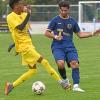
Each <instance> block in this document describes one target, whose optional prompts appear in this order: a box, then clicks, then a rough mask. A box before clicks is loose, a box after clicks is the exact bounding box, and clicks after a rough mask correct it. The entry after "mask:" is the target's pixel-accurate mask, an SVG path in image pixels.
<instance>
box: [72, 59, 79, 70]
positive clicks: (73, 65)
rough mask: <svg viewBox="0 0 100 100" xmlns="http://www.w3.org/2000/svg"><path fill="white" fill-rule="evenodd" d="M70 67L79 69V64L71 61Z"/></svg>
mask: <svg viewBox="0 0 100 100" xmlns="http://www.w3.org/2000/svg"><path fill="white" fill-rule="evenodd" d="M70 66H71V68H78V67H79V63H78V61H76V60H73V61H71V62H70Z"/></svg>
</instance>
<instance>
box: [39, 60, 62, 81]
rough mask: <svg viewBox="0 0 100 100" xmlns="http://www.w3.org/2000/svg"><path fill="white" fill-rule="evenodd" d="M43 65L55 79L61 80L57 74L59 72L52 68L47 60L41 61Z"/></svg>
mask: <svg viewBox="0 0 100 100" xmlns="http://www.w3.org/2000/svg"><path fill="white" fill-rule="evenodd" d="M41 64H42V65H43V66H44V68H45V69H46V70H47V72H48V73H50V74H51V76H52V77H53V78H55V79H56V80H57V81H59V80H61V78H60V76H59V75H58V74H57V72H56V71H55V70H54V69H53V68H52V67H51V65H50V64H49V62H48V61H47V60H46V59H43V60H42V61H41Z"/></svg>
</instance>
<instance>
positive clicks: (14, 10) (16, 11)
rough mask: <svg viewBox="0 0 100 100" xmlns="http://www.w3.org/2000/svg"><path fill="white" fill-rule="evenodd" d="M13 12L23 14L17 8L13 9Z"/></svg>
mask: <svg viewBox="0 0 100 100" xmlns="http://www.w3.org/2000/svg"><path fill="white" fill-rule="evenodd" d="M13 12H14V13H16V14H18V15H20V14H21V12H19V11H18V10H16V9H13Z"/></svg>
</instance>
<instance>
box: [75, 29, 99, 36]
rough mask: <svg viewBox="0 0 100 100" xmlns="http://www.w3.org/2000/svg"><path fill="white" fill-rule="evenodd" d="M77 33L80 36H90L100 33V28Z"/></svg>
mask: <svg viewBox="0 0 100 100" xmlns="http://www.w3.org/2000/svg"><path fill="white" fill-rule="evenodd" d="M76 34H77V36H78V37H80V38H88V37H92V36H95V35H98V34H100V29H98V30H96V31H95V32H78V33H76Z"/></svg>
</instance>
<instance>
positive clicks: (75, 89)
mask: <svg viewBox="0 0 100 100" xmlns="http://www.w3.org/2000/svg"><path fill="white" fill-rule="evenodd" d="M73 91H74V92H85V90H83V89H81V88H80V87H79V86H78V84H74V86H73Z"/></svg>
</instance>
